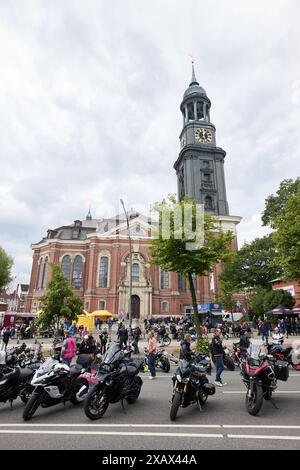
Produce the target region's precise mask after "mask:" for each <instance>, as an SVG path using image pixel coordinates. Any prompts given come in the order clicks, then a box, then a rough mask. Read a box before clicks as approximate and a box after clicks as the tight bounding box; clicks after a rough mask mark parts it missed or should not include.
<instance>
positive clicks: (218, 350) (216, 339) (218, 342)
mask: <svg viewBox="0 0 300 470" xmlns="http://www.w3.org/2000/svg"><path fill="white" fill-rule="evenodd" d="M222 341H223V336H222V332H221V329H220V328H216V329H215V333H214V336H213V338H212V342H211V346H212V352H213V355H214V357H215V359H216V380H215V384H216V385H217V386H218V387H223V386H224V385H227V384H226V383H223V382H222V379H221V374H222V372H223V370H224V361H223V355H224V349H223V345H222Z"/></svg>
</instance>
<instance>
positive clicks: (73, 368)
mask: <svg viewBox="0 0 300 470" xmlns="http://www.w3.org/2000/svg"><path fill="white" fill-rule="evenodd" d="M81 371H82V366H81V365H80V364H74V365H72V366H71V367H70V375H77V374H80V372H81Z"/></svg>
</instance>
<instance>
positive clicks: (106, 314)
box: [90, 310, 113, 317]
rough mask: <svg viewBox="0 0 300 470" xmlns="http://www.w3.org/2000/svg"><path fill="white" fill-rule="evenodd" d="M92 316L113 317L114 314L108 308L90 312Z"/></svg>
mask: <svg viewBox="0 0 300 470" xmlns="http://www.w3.org/2000/svg"><path fill="white" fill-rule="evenodd" d="M90 316H93V317H113V314H112V313H110V312H109V311H108V310H95V311H94V312H93V313H90Z"/></svg>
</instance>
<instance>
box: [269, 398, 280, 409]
mask: <svg viewBox="0 0 300 470" xmlns="http://www.w3.org/2000/svg"><path fill="white" fill-rule="evenodd" d="M270 402H271V403H272V405H273V406H274V408H275V409H276V410H279V408H278V406H277V405H276V403H275V400H274V398H271V399H270Z"/></svg>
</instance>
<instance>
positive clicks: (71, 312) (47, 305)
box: [38, 263, 84, 327]
mask: <svg viewBox="0 0 300 470" xmlns="http://www.w3.org/2000/svg"><path fill="white" fill-rule="evenodd" d="M50 267H51V271H52V276H51V280H50V281H49V283H48V285H47V292H46V294H45V295H44V296H43V297H41V299H40V307H41V310H42V313H41V314H40V316H39V318H38V323H39V324H42V325H43V326H45V327H49V326H50V325H51V324H52V323H53V322H54V323H55V324H56V325H57V326H58V325H59V321H60V320H61V319H65V320H69V321H71V322H72V321H74V320H75V321H76V320H77V317H78V315H81V314H82V313H84V312H83V301H82V300H81V299H80V298H79V297H77V296H76V295H75V294H74V290H73V287H72V286H71V285H70V284H69V282H68V280H67V278H66V277H65V276H64V274H63V272H62V270H61V268H60V267H59V266H58V265H57V264H54V263H51V264H50Z"/></svg>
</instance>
